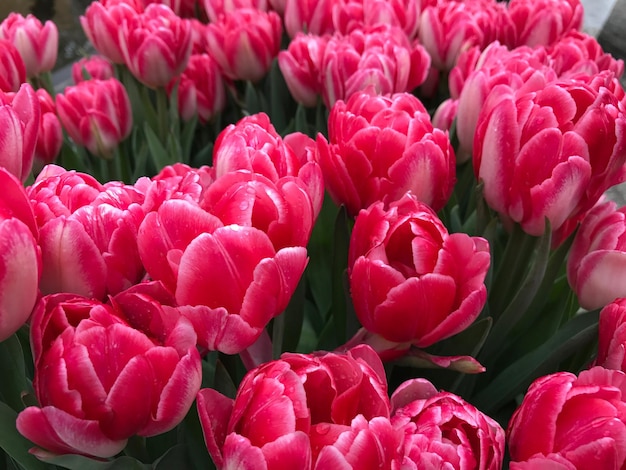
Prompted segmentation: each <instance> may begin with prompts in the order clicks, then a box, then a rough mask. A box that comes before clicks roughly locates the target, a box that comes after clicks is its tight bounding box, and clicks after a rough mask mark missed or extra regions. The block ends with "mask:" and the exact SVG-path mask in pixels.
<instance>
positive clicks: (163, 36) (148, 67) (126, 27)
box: [118, 3, 192, 88]
mask: <svg viewBox="0 0 626 470" xmlns="http://www.w3.org/2000/svg"><path fill="white" fill-rule="evenodd" d="M120 26H121V28H120ZM118 28H120V29H119V46H120V50H121V51H122V55H123V57H124V63H125V64H126V66H127V67H128V69H129V70H130V71H131V73H132V74H133V75H134V76H135V77H136V78H137V79H138V80H139V81H140V82H141V83H143V84H144V85H146V86H148V87H151V88H159V87H164V86H166V85H167V84H168V83H169V82H170V81H171V80H172V79H173V78H174V77H176V76H177V75H178V74H180V73H181V72H182V71H183V70H184V69H185V67H186V66H187V62H188V61H189V56H190V55H191V47H192V43H191V36H192V35H191V29H192V28H191V24H190V23H189V21H188V20H185V19H182V18H180V17H178V16H176V14H175V13H174V12H173V11H172V10H171V9H170V8H169V7H167V6H166V5H161V4H157V3H151V4H150V5H148V6H147V7H146V9H145V11H144V12H143V13H140V14H136V15H134V16H132V17H130V18H128V19H127V20H126V21H124V22H123V23H122V24H121V25H118Z"/></svg>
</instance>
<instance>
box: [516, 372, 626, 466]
mask: <svg viewBox="0 0 626 470" xmlns="http://www.w3.org/2000/svg"><path fill="white" fill-rule="evenodd" d="M625 383H626V375H625V374H624V373H623V372H622V371H618V370H608V369H604V368H602V367H594V368H592V369H590V370H585V371H582V372H581V373H580V374H579V376H578V377H576V376H575V375H574V374H571V373H569V372H557V373H555V374H551V375H547V376H545V377H541V378H539V379H537V380H535V381H534V382H533V383H532V385H531V386H530V388H529V389H528V392H527V393H526V395H525V397H524V400H523V401H522V404H521V405H520V407H519V408H518V409H517V411H516V412H515V413H514V414H513V417H512V418H511V421H510V422H509V427H508V430H507V435H508V445H509V453H510V455H511V461H512V462H511V467H510V468H511V470H523V469H532V468H563V469H570V468H623V466H624V464H625V463H626V418H625V417H624V411H623V410H624V401H625V397H624V394H625V392H626V390H625V388H624V384H625ZM556 463H559V464H560V465H559V466H557V465H556Z"/></svg>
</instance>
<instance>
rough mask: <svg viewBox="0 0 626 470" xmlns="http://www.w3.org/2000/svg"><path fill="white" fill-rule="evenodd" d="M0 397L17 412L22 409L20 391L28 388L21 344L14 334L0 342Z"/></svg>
mask: <svg viewBox="0 0 626 470" xmlns="http://www.w3.org/2000/svg"><path fill="white" fill-rule="evenodd" d="M0 377H2V380H1V381H0V397H1V398H2V400H3V401H4V402H5V403H6V404H7V405H9V406H10V407H11V408H13V409H14V410H15V411H17V412H19V411H21V410H22V409H24V406H23V405H22V399H21V396H22V393H24V392H27V391H28V390H29V387H28V381H27V378H26V365H25V363H24V354H23V352H22V345H21V344H20V340H19V339H18V337H17V335H16V334H14V335H12V336H10V337H8V338H7V339H6V340H4V341H2V342H0Z"/></svg>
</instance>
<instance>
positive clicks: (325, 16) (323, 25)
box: [283, 0, 337, 38]
mask: <svg viewBox="0 0 626 470" xmlns="http://www.w3.org/2000/svg"><path fill="white" fill-rule="evenodd" d="M336 3H337V0H286V1H285V13H284V15H283V18H284V21H285V30H286V31H287V34H288V35H289V37H290V38H294V37H295V36H296V34H297V33H299V32H304V33H308V34H313V35H317V36H323V35H325V34H332V33H334V32H335V28H334V26H333V6H334V5H335V4H336Z"/></svg>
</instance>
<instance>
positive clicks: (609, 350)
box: [593, 298, 626, 372]
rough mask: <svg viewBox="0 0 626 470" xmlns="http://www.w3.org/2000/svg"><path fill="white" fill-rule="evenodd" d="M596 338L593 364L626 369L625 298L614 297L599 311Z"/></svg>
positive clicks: (607, 367)
mask: <svg viewBox="0 0 626 470" xmlns="http://www.w3.org/2000/svg"><path fill="white" fill-rule="evenodd" d="M598 338H599V339H598V356H597V357H596V359H595V361H594V363H593V364H594V365H596V366H602V367H604V368H606V369H615V370H621V371H622V372H624V371H626V299H624V298H619V299H616V300H614V301H613V302H611V303H610V304H607V305H606V306H605V307H604V308H603V309H602V310H601V311H600V322H599V324H598Z"/></svg>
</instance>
